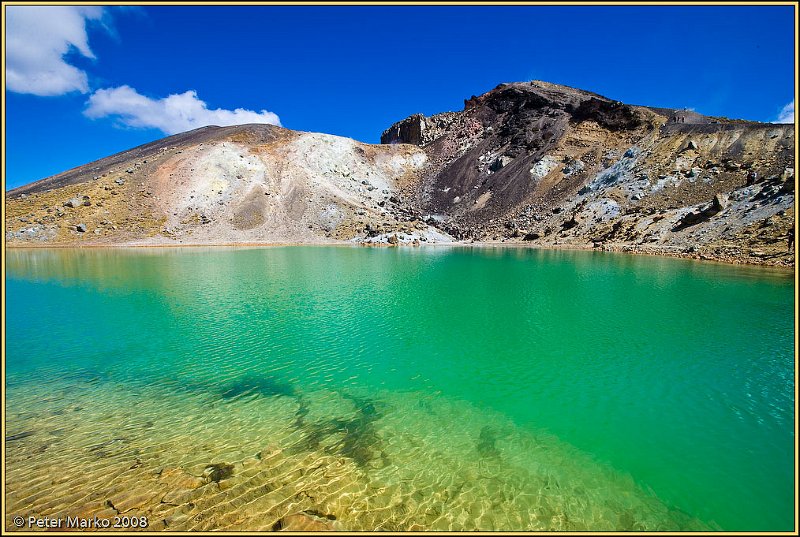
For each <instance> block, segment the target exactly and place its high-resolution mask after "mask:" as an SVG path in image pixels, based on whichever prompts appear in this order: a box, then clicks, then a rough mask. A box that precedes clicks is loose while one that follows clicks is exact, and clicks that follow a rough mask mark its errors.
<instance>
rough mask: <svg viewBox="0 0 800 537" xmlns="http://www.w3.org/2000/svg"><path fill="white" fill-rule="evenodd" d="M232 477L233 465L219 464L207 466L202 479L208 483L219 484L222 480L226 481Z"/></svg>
mask: <svg viewBox="0 0 800 537" xmlns="http://www.w3.org/2000/svg"><path fill="white" fill-rule="evenodd" d="M232 475H233V465H232V464H228V463H224V462H220V463H216V464H209V465H208V466H206V469H205V470H204V471H203V478H204V479H205V480H206V481H207V482H208V483H219V482H220V481H222V480H223V479H228V478H229V477H231V476H232Z"/></svg>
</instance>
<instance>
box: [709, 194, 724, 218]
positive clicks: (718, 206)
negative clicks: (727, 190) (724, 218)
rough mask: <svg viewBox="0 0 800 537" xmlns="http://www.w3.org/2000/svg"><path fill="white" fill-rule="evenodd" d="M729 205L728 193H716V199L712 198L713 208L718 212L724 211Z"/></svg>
mask: <svg viewBox="0 0 800 537" xmlns="http://www.w3.org/2000/svg"><path fill="white" fill-rule="evenodd" d="M727 207H728V195H727V194H722V193H718V194H715V195H714V199H713V200H711V208H712V210H714V211H715V213H718V212H720V211H724V210H725V209H726V208H727Z"/></svg>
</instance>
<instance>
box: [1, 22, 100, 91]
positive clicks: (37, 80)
mask: <svg viewBox="0 0 800 537" xmlns="http://www.w3.org/2000/svg"><path fill="white" fill-rule="evenodd" d="M5 9H6V89H8V90H10V91H14V92H17V93H32V94H34V95H42V96H47V95H63V94H65V93H70V92H73V91H79V92H81V93H88V91H89V83H88V80H87V76H86V73H85V72H84V71H82V70H80V69H78V68H77V67H75V66H73V65H70V64H69V63H67V62H66V61H65V60H64V56H65V55H66V54H67V53H68V52H69V51H70V50H72V49H75V50H77V51H78V52H79V53H80V54H81V55H82V56H84V57H86V58H94V57H95V56H94V53H93V52H92V49H91V48H89V38H88V35H87V33H86V24H87V21H94V20H97V21H99V20H101V19H102V18H103V14H104V11H103V8H101V7H98V6H6V7H5Z"/></svg>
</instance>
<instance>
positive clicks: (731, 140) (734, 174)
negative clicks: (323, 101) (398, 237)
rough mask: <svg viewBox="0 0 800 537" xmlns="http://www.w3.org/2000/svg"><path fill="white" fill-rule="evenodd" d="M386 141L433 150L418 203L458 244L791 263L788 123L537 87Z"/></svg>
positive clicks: (387, 135)
mask: <svg viewBox="0 0 800 537" xmlns="http://www.w3.org/2000/svg"><path fill="white" fill-rule="evenodd" d="M382 142H384V143H387V144H393V143H411V144H415V145H418V146H420V147H422V148H423V149H424V150H425V152H426V153H427V155H428V164H427V166H426V168H425V169H424V170H423V173H422V174H421V179H420V181H419V183H418V184H417V188H416V190H414V191H413V192H411V193H410V194H411V195H412V198H413V200H414V204H415V206H417V207H419V208H420V210H421V211H423V212H426V213H431V214H432V215H434V217H433V218H434V219H435V221H436V222H437V224H438V225H440V226H441V227H443V229H446V230H447V231H448V232H450V233H451V234H453V235H454V236H456V237H458V238H462V239H474V240H479V241H506V242H514V241H525V242H530V243H532V244H539V245H573V246H593V247H597V248H606V249H624V250H640V251H649V252H660V253H671V254H683V255H690V256H694V257H708V258H715V259H725V260H738V261H748V262H754V263H768V264H793V257H794V253H793V249H791V251H790V248H789V243H790V240H791V239H793V229H794V166H795V163H794V147H795V146H794V144H795V139H794V126H793V125H775V124H769V123H767V124H765V123H755V122H747V121H738V120H729V119H725V118H711V117H706V116H702V115H700V114H697V113H694V112H692V111H688V110H670V109H663V108H649V107H643V106H629V105H625V104H623V103H620V102H616V101H612V100H610V99H606V98H604V97H602V96H599V95H596V94H593V93H589V92H585V91H581V90H576V89H573V88H568V87H565V86H559V85H555V84H549V83H546V82H538V81H534V82H529V83H514V84H501V85H500V86H498V87H497V88H495V89H494V90H492V91H490V92H488V93H486V94H484V95H482V96H480V97H473V98H471V99H469V100H466V101H465V106H464V110H463V111H462V112H457V113H453V112H448V113H444V114H438V115H435V116H432V117H424V116H422V115H414V116H411V117H409V118H407V119H405V120H403V121H401V122H399V123H397V124H395V125H393V126H392V127H390V128H389V129H388V130H386V131H385V132H384V133H383V136H382ZM432 221H433V220H432Z"/></svg>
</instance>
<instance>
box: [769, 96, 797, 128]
mask: <svg viewBox="0 0 800 537" xmlns="http://www.w3.org/2000/svg"><path fill="white" fill-rule="evenodd" d="M773 123H794V101H792V102H790V103H789V104H787V105H786V106H784V107H783V108H782V109H781V112H780V114H778V119H776V120H775V121H773Z"/></svg>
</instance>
